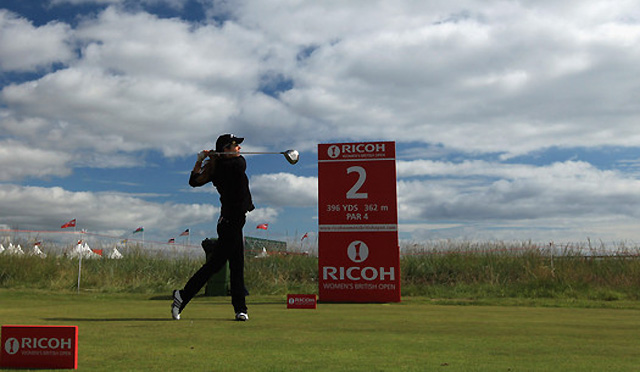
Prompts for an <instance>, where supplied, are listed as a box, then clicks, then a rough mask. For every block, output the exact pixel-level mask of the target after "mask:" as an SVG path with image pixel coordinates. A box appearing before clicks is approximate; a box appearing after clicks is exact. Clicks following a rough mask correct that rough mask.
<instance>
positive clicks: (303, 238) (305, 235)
mask: <svg viewBox="0 0 640 372" xmlns="http://www.w3.org/2000/svg"><path fill="white" fill-rule="evenodd" d="M308 237H309V233H305V234H304V235H302V239H300V241H303V240H305V239H306V238H308Z"/></svg>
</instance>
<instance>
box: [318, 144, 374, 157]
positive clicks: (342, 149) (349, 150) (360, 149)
mask: <svg viewBox="0 0 640 372" xmlns="http://www.w3.org/2000/svg"><path fill="white" fill-rule="evenodd" d="M384 152H385V149H384V143H345V144H343V145H341V146H338V145H332V146H329V148H328V149H327V155H329V157H330V158H331V159H335V158H337V157H338V156H340V154H342V155H343V156H344V157H351V156H353V155H363V154H372V153H384Z"/></svg>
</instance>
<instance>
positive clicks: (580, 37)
mask: <svg viewBox="0 0 640 372" xmlns="http://www.w3.org/2000/svg"><path fill="white" fill-rule="evenodd" d="M0 4H2V5H1V7H0V226H4V227H5V228H19V229H44V230H55V229H59V228H60V225H61V224H63V223H65V222H67V221H69V220H71V219H73V218H77V220H78V227H79V228H84V229H87V230H88V231H91V232H96V233H104V234H112V235H117V236H120V235H123V236H126V235H127V234H130V233H131V231H133V230H134V229H135V228H136V227H138V226H144V228H145V232H146V234H147V236H148V237H149V238H154V239H157V240H159V241H163V240H166V239H168V238H171V237H176V236H177V235H178V234H179V233H180V232H182V231H184V230H185V229H187V228H189V229H191V232H192V240H197V239H200V238H202V237H205V236H212V235H214V234H215V233H214V231H215V229H214V221H215V218H216V215H217V213H218V208H219V203H218V201H217V194H215V193H214V190H213V189H212V188H211V187H205V188H201V189H191V188H190V187H189V186H188V184H187V179H188V173H189V171H190V169H191V167H192V166H193V162H194V160H195V154H196V153H197V152H198V151H199V150H201V149H206V148H211V147H213V143H214V142H215V138H216V137H217V135H218V134H221V133H227V132H230V133H234V134H236V135H239V136H244V137H246V141H245V144H244V146H243V148H244V150H248V151H250V150H276V151H282V150H285V149H289V148H295V149H298V150H299V151H300V153H301V160H300V162H299V163H298V164H297V165H295V166H291V165H289V164H288V163H287V162H286V161H285V160H284V158H281V157H279V156H247V158H248V162H249V169H248V174H249V176H250V184H251V188H252V191H253V194H254V199H255V204H256V206H257V210H256V211H254V212H252V213H251V214H250V215H249V221H248V223H247V226H246V228H245V233H246V234H247V235H252V236H258V237H266V236H268V237H270V238H281V237H288V238H290V239H294V240H295V239H297V237H299V236H301V235H302V234H304V233H306V232H309V233H310V234H311V235H312V236H315V234H316V231H317V153H316V149H317V144H318V143H332V142H361V141H378V140H384V141H396V146H397V156H398V161H397V177H398V203H399V210H398V215H399V222H400V227H399V228H400V238H401V239H402V240H403V241H404V242H423V241H429V240H435V239H449V238H451V239H474V240H475V239H479V240H506V241H511V240H516V241H524V240H533V241H540V242H549V241H556V242H581V241H586V240H587V239H592V240H599V241H603V242H607V243H608V242H622V241H630V242H633V243H634V244H635V242H638V241H640V229H638V228H637V225H638V218H639V217H640V208H639V207H640V181H639V177H640V156H639V155H640V153H639V152H638V150H639V149H640V128H639V127H638V120H639V119H640V105H639V104H638V103H639V102H640V79H639V78H638V76H640V4H639V3H638V2H637V1H625V0H618V1H599V0H580V1H573V0H567V1H546V0H536V1H528V0H522V1H507V0H502V1H492V0H482V1H479V0H478V1H474V0H459V1H458V0H454V1H420V0H415V1H410V0H394V1H371V0H366V1H363V0H353V1H333V0H327V1H314V0H239V1H232V2H229V1H223V0H142V1H128V0H50V1H33V0H21V1H7V0H4V1H2V2H0ZM262 223H269V230H267V231H264V230H257V229H256V228H255V226H256V225H257V224H262Z"/></svg>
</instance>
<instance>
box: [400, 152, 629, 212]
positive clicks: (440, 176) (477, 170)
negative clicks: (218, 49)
mask: <svg viewBox="0 0 640 372" xmlns="http://www.w3.org/2000/svg"><path fill="white" fill-rule="evenodd" d="M413 163H415V166H414V164H413ZM409 169H411V170H409ZM398 173H399V174H400V175H402V176H407V175H412V176H413V175H417V174H421V175H430V176H432V177H433V179H429V180H418V179H414V180H411V179H408V180H402V181H400V182H399V186H398V189H399V197H398V198H399V203H400V210H401V213H400V216H401V218H405V219H408V220H411V219H426V220H432V221H439V220H459V221H487V220H493V221H500V220H504V221H514V220H522V221H524V220H536V219H554V218H555V219H557V218H566V219H579V218H584V217H594V218H599V217H603V216H624V217H628V218H630V217H634V218H637V217H640V212H638V211H637V210H636V208H634V207H633V206H634V205H637V203H639V202H640V181H639V180H637V179H635V178H630V177H627V176H625V175H623V174H621V173H619V172H616V171H602V170H598V169H597V168H595V167H593V166H592V165H590V164H588V163H584V162H576V161H567V162H564V163H554V164H551V165H548V166H541V167H535V166H528V165H510V164H500V163H488V162H482V161H465V162H463V163H460V164H453V163H443V162H430V161H417V162H401V163H400V164H399V167H398Z"/></svg>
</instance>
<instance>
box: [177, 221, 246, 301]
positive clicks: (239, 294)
mask: <svg viewBox="0 0 640 372" xmlns="http://www.w3.org/2000/svg"><path fill="white" fill-rule="evenodd" d="M245 220H246V217H245V216H244V215H241V216H237V217H234V218H226V217H220V218H219V219H218V227H217V230H218V242H217V244H216V247H215V249H214V250H213V254H212V255H211V259H209V260H208V261H207V262H206V263H205V264H204V265H202V267H201V268H200V269H199V270H198V271H196V273H195V274H193V276H192V277H191V279H189V281H188V282H187V284H186V285H185V286H184V289H183V290H182V292H181V295H182V306H183V308H184V306H186V305H187V303H189V301H191V299H192V298H193V297H194V296H195V295H196V294H197V293H198V292H199V291H200V289H202V287H204V285H205V284H206V283H207V281H208V280H209V278H211V276H212V275H213V274H215V273H217V272H218V271H220V269H222V267H223V266H224V265H225V264H226V263H227V261H229V271H230V281H231V303H232V304H233V309H234V310H235V312H236V313H240V312H242V313H246V312H247V304H246V302H245V289H244V237H243V236H242V228H243V227H244V223H245Z"/></svg>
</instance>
